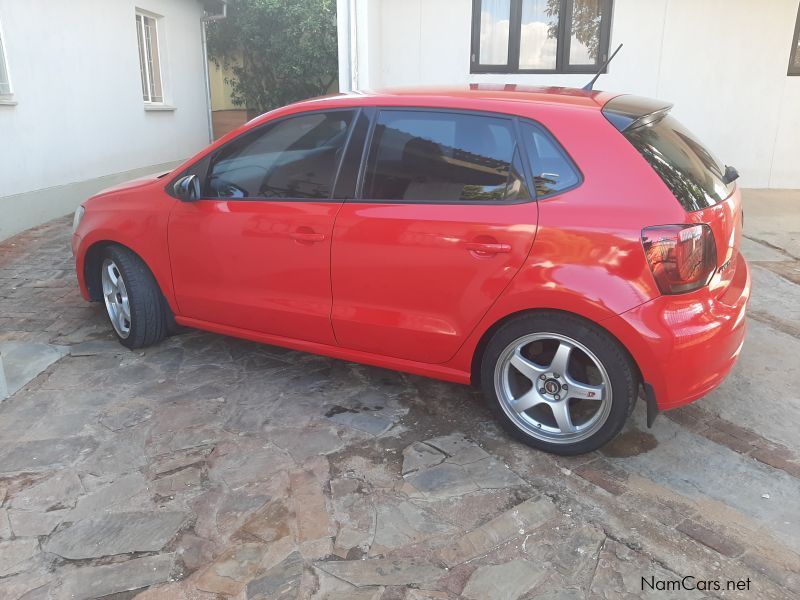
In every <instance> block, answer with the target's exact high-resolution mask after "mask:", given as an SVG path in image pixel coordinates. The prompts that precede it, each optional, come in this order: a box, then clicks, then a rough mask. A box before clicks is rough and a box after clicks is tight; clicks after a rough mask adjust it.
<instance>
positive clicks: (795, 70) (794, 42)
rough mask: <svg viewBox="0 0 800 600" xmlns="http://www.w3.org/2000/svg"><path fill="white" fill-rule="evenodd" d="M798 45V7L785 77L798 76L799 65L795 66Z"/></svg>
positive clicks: (799, 42) (799, 11)
mask: <svg viewBox="0 0 800 600" xmlns="http://www.w3.org/2000/svg"><path fill="white" fill-rule="evenodd" d="M798 45H800V6H798V7H797V19H796V20H795V22H794V37H793V38H792V47H791V48H790V49H789V70H788V71H787V72H786V74H787V75H789V76H793V77H795V76H800V63H797V64H795V57H796V56H797V47H798Z"/></svg>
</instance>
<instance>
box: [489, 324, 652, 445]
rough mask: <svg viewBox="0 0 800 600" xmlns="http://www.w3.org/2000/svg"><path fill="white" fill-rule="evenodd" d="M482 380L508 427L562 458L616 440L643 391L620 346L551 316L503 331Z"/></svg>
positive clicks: (599, 333)
mask: <svg viewBox="0 0 800 600" xmlns="http://www.w3.org/2000/svg"><path fill="white" fill-rule="evenodd" d="M481 381H482V383H483V386H484V389H485V391H486V393H487V395H489V396H490V398H492V399H493V400H494V402H493V407H494V408H495V409H496V410H495V412H497V413H498V415H499V416H500V420H501V422H502V423H503V425H504V426H505V427H506V429H508V430H509V431H511V433H513V434H514V435H515V437H517V438H519V439H521V440H522V441H524V442H525V443H527V444H529V445H531V446H534V447H537V448H540V449H543V450H547V451H549V452H553V453H556V454H579V453H582V452H588V451H591V450H594V449H596V448H598V447H599V446H601V445H602V444H604V443H605V442H607V441H608V440H610V439H611V438H612V437H613V436H614V435H616V434H617V432H619V430H620V429H621V428H622V426H623V424H624V422H625V419H626V418H627V416H628V414H629V413H630V411H631V410H632V408H633V402H634V400H635V399H636V395H637V391H638V379H637V376H636V371H635V368H634V367H633V365H632V363H631V361H630V359H629V358H628V356H627V354H626V352H625V351H624V350H623V349H622V347H621V346H620V345H619V343H618V342H616V340H614V339H613V338H611V336H610V335H608V334H607V333H605V332H604V331H602V330H601V329H600V328H598V327H597V326H595V325H593V324H591V323H589V322H587V321H584V320H582V319H580V318H578V317H574V316H571V315H566V314H563V313H557V312H552V311H551V312H542V313H531V314H526V315H522V316H520V317H517V318H515V319H512V320H511V321H509V322H508V323H506V324H505V325H503V326H502V327H501V328H500V329H498V331H497V332H495V334H494V336H493V337H492V339H491V340H490V342H489V344H488V346H487V348H486V352H485V354H484V358H483V365H482V370H481Z"/></svg>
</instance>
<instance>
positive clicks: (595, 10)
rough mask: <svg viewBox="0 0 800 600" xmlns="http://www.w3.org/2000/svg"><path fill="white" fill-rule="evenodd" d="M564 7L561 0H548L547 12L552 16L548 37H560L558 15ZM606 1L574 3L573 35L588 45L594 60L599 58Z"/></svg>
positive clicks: (584, 0)
mask: <svg viewBox="0 0 800 600" xmlns="http://www.w3.org/2000/svg"><path fill="white" fill-rule="evenodd" d="M561 9H562V2H561V0H547V8H545V14H546V15H547V16H548V17H550V23H551V24H550V27H549V29H548V32H547V37H550V38H557V37H558V16H559V12H561ZM603 9H604V3H603V2H601V0H575V1H574V2H573V4H572V23H571V31H572V35H574V36H575V37H576V38H578V41H579V42H580V43H581V44H583V45H584V46H586V49H587V50H588V52H589V56H591V57H592V58H593V59H594V60H597V51H598V50H599V48H600V21H601V19H602V13H603Z"/></svg>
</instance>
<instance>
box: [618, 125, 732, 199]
mask: <svg viewBox="0 0 800 600" xmlns="http://www.w3.org/2000/svg"><path fill="white" fill-rule="evenodd" d="M624 135H625V137H626V138H628V140H629V141H630V142H631V143H632V144H633V145H634V147H635V148H636V149H637V150H638V151H639V152H640V153H641V155H642V156H644V158H645V159H646V160H647V162H649V163H650V166H651V167H653V170H654V171H655V172H656V173H658V175H659V177H661V179H662V180H663V181H664V183H666V184H667V187H669V189H670V190H672V193H673V194H674V195H675V197H676V198H677V199H678V201H679V202H680V203H681V204H682V205H683V207H684V208H685V209H686V210H688V211H694V210H700V209H703V208H707V207H709V206H712V205H714V204H716V203H717V202H720V201H722V200H725V199H726V198H727V197H728V196H729V195H730V194H731V192H732V191H733V184H732V183H730V184H726V183H725V182H724V181H723V178H724V174H725V166H724V165H723V164H722V163H721V162H719V161H718V160H717V159H716V158H715V157H714V156H713V155H712V154H711V153H710V152H709V151H708V150H706V149H705V148H704V147H703V145H702V144H701V143H700V142H698V141H697V140H696V139H695V138H694V136H692V134H691V133H689V132H688V131H687V130H686V129H685V128H684V127H683V126H682V125H681V124H680V123H678V121H676V120H675V119H673V118H672V117H670V116H667V117H664V118H663V119H661V120H660V121H656V122H655V123H653V124H650V125H644V126H642V127H636V128H634V129H629V130H626V131H625V132H624Z"/></svg>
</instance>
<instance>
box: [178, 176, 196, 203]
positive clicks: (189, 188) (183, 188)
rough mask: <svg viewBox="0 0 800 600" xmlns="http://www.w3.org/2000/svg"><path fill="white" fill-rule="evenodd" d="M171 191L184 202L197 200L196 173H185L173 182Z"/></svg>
mask: <svg viewBox="0 0 800 600" xmlns="http://www.w3.org/2000/svg"><path fill="white" fill-rule="evenodd" d="M172 191H173V193H174V194H175V196H176V197H177V198H178V199H179V200H183V201H184V202H192V201H194V200H197V199H198V198H200V179H199V178H198V177H197V175H185V176H183V177H181V178H180V179H178V181H176V182H175V183H174V184H173V186H172Z"/></svg>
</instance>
